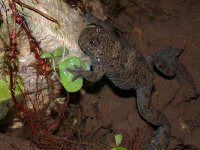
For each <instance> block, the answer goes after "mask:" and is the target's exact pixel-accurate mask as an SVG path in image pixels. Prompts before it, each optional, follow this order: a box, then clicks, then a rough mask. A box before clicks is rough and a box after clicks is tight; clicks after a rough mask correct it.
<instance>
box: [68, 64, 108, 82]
mask: <svg viewBox="0 0 200 150" xmlns="http://www.w3.org/2000/svg"><path fill="white" fill-rule="evenodd" d="M68 71H69V72H71V73H72V74H73V75H74V79H73V80H76V79H77V78H79V77H83V78H84V79H86V80H88V81H91V82H96V81H98V80H99V79H101V77H102V76H103V75H104V71H103V67H102V65H95V66H93V70H92V71H87V70H84V69H82V68H79V67H75V69H73V70H72V69H68Z"/></svg>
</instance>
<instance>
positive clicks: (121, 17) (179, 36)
mask: <svg viewBox="0 0 200 150" xmlns="http://www.w3.org/2000/svg"><path fill="white" fill-rule="evenodd" d="M102 1H103V3H104V4H105V10H106V12H107V14H108V16H109V17H110V20H111V21H112V22H113V24H114V26H115V27H116V28H118V29H120V30H121V31H122V32H121V33H122V35H123V36H124V38H126V39H128V41H129V43H131V44H132V45H134V46H135V47H136V48H137V49H138V50H140V51H141V52H142V53H143V54H144V55H149V54H151V53H153V52H155V51H159V50H160V49H162V48H165V47H166V46H172V47H177V48H184V52H183V54H182V55H181V56H180V57H179V59H180V60H181V62H182V63H183V64H184V65H185V66H186V68H187V69H188V71H189V73H190V74H191V75H192V77H193V80H194V83H195V85H196V87H197V90H198V91H200V90H199V89H200V78H199V75H200V66H199V63H200V50H199V49H200V38H199V35H200V1H199V0H187V1H186V0H176V1H175V0H140V1H137V0H129V1H128V0H123V1H120V0H113V1H112V2H110V1H109V0H102ZM154 85H155V89H154V91H153V93H152V104H153V106H154V107H155V108H156V109H158V110H160V111H161V112H162V113H164V114H165V115H166V117H167V118H168V120H169V122H170V124H171V128H172V129H171V141H170V144H169V148H168V149H169V150H187V149H188V150H192V149H193V150H194V149H196V150H197V149H200V109H199V107H200V98H199V97H198V98H197V99H193V100H188V99H186V98H185V97H184V93H183V91H182V90H181V88H182V87H181V85H180V84H179V83H178V82H177V81H176V80H175V79H170V80H169V79H165V78H163V77H161V76H159V75H158V74H156V73H155V84H154ZM81 94H82V96H81V98H80V100H79V103H80V106H81V109H82V114H83V116H84V117H83V120H84V121H85V124H84V134H85V135H87V139H90V142H91V143H96V144H98V145H99V146H100V147H102V149H109V148H110V147H112V145H114V141H113V137H114V135H116V134H122V135H123V142H122V146H124V147H127V148H128V149H129V150H142V149H144V147H145V145H146V144H147V141H149V140H150V139H151V137H152V136H153V135H154V131H155V129H153V128H152V127H151V126H150V125H149V124H148V123H147V122H145V121H144V120H143V119H142V118H141V117H140V116H139V114H138V111H137V108H136V101H135V92H134V91H122V90H120V89H118V88H116V87H114V86H113V85H112V83H111V82H110V81H109V80H108V79H106V78H103V79H101V80H100V81H99V82H97V83H96V84H92V85H89V84H87V82H85V86H84V89H83V90H82V91H81ZM72 97H74V99H75V100H76V101H77V97H76V96H74V95H72ZM91 131H92V132H91ZM9 134H10V133H9ZM17 134H18V133H17ZM10 140H11V139H10ZM14 140H15V139H14ZM17 143H18V144H19V143H20V141H19V142H17ZM22 143H24V141H23V142H22ZM16 145H17V144H15V145H14V146H13V145H12V144H11V146H8V148H4V149H19V147H18V146H16ZM19 145H20V144H19ZM108 145H109V146H108ZM29 146H30V144H28V146H27V148H25V149H32V146H30V147H29ZM13 147H14V148H13ZM16 147H17V148H16ZM0 149H2V147H1V144H0ZM35 149H36V148H35Z"/></svg>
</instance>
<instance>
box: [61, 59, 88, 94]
mask: <svg viewBox="0 0 200 150" xmlns="http://www.w3.org/2000/svg"><path fill="white" fill-rule="evenodd" d="M74 66H77V67H82V68H83V69H85V70H86V69H87V65H86V63H85V62H83V61H82V60H81V59H80V58H78V57H72V58H68V59H66V60H64V61H63V62H61V63H60V64H59V74H60V80H61V83H62V84H63V86H64V88H65V89H66V91H68V92H77V91H79V90H80V89H81V87H82V86H83V78H78V79H76V80H75V81H72V79H73V77H74V75H73V74H71V73H70V72H69V71H67V68H69V69H74Z"/></svg>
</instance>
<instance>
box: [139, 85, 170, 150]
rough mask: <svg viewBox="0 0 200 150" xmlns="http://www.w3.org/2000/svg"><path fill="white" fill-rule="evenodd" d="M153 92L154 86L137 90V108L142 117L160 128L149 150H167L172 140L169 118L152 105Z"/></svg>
mask: <svg viewBox="0 0 200 150" xmlns="http://www.w3.org/2000/svg"><path fill="white" fill-rule="evenodd" d="M151 90H152V85H150V86H146V87H143V88H139V89H137V90H136V93H137V107H138V110H139V113H140V115H141V116H142V117H143V118H144V119H145V120H146V121H147V122H149V123H151V124H153V125H155V126H158V130H157V135H156V140H155V141H152V142H151V144H150V145H149V146H148V148H147V150H166V149H167V146H168V144H169V139H170V124H169V123H168V120H167V118H166V117H165V116H164V115H163V114H162V113H161V112H159V111H156V110H155V109H154V108H153V107H152V105H151V104H150V101H151Z"/></svg>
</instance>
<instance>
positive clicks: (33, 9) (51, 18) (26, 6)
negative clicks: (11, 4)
mask: <svg viewBox="0 0 200 150" xmlns="http://www.w3.org/2000/svg"><path fill="white" fill-rule="evenodd" d="M15 2H16V3H17V4H19V5H20V6H22V7H25V8H28V9H30V10H32V11H34V12H36V13H38V14H40V15H41V16H43V17H45V18H46V19H48V20H50V21H52V22H54V23H56V24H57V25H58V26H60V24H59V22H58V20H56V19H55V18H53V17H51V16H49V15H48V14H45V13H44V12H42V11H40V10H38V9H36V8H34V7H32V6H30V5H27V4H25V3H23V2H21V1H20V0H15Z"/></svg>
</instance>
